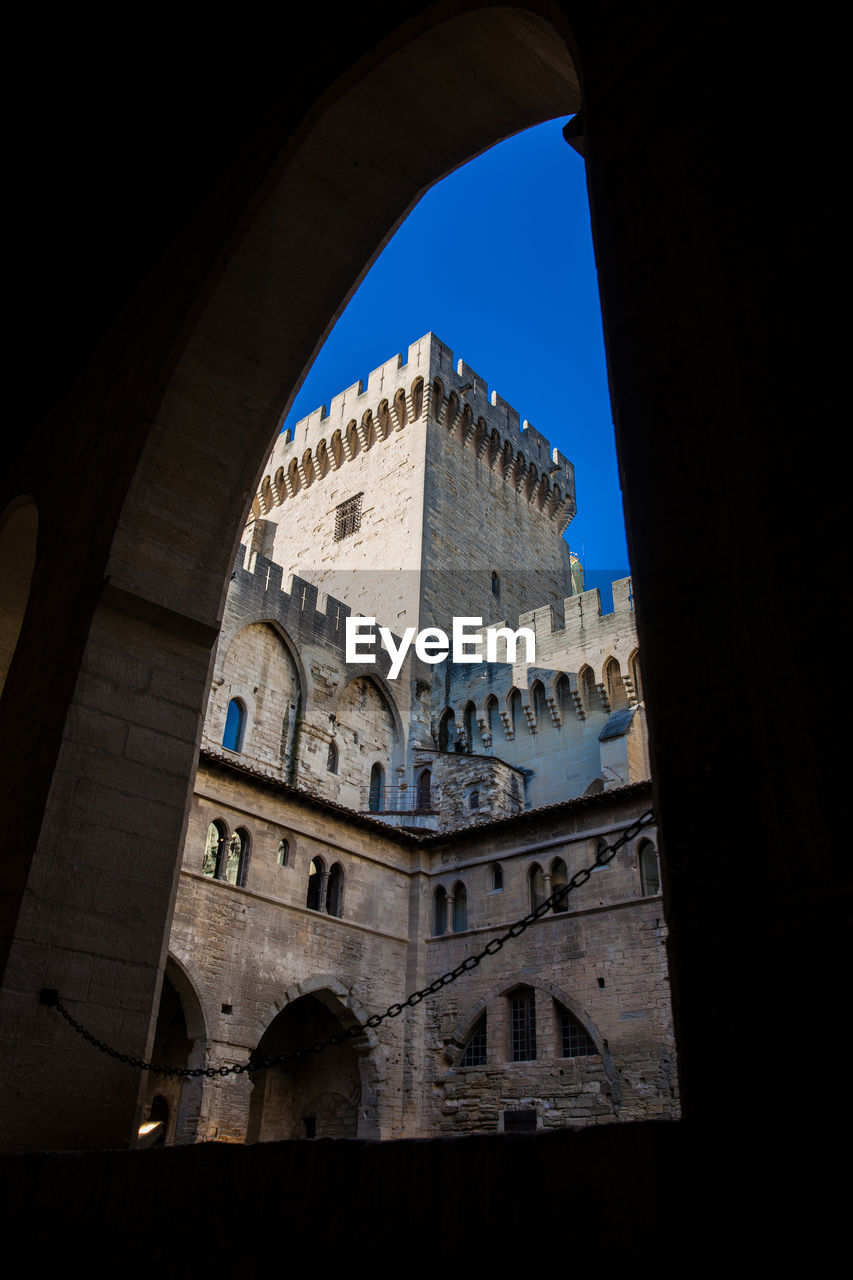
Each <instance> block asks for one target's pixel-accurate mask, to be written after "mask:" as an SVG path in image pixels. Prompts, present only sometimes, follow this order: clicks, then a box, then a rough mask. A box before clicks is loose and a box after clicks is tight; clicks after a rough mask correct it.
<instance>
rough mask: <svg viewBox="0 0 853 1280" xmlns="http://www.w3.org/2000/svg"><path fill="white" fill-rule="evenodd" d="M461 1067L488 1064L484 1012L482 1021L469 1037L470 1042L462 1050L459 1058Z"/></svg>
mask: <svg viewBox="0 0 853 1280" xmlns="http://www.w3.org/2000/svg"><path fill="white" fill-rule="evenodd" d="M459 1065H460V1067H484V1066H485V1065H486V1015H485V1014H483V1016H482V1018H481V1019H480V1021H479V1022H478V1023H477V1025H476V1026H475V1028H474V1030H473V1031H472V1032H471V1035H470V1036H469V1038H468V1043H467V1044H466V1045H465V1048H464V1049H463V1050H462V1057H461V1058H460V1059H459Z"/></svg>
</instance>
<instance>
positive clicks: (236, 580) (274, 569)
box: [225, 545, 400, 676]
mask: <svg viewBox="0 0 853 1280" xmlns="http://www.w3.org/2000/svg"><path fill="white" fill-rule="evenodd" d="M228 613H230V614H233V616H234V617H236V618H238V619H240V620H241V623H243V622H245V618H246V617H252V618H255V619H262V618H264V619H267V620H268V621H274V622H278V623H279V624H280V626H281V627H282V629H283V630H284V631H286V632H287V634H288V635H289V636H290V638H291V640H292V641H293V642H294V644H296V645H297V646H303V645H305V644H306V643H310V644H313V645H319V646H321V647H322V648H323V649H325V650H326V651H327V652H328V653H329V655H330V656H331V657H334V658H335V659H336V660H337V661H338V662H340V663H341V665H342V666H343V665H344V662H345V651H346V619H347V618H348V617H349V616H350V615H351V614H352V613H353V609H352V608H351V606H350V605H348V604H345V603H344V601H343V600H338V599H337V598H336V597H335V596H331V595H328V594H327V593H326V592H324V591H321V590H319V589H318V588H317V587H316V586H315V585H314V583H312V582H308V581H306V579H304V578H300V577H299V576H298V575H297V574H288V573H285V570H284V569H283V568H282V566H281V565H280V564H276V563H275V561H273V560H269V559H267V557H266V556H263V555H257V554H255V553H253V552H249V551H248V549H247V548H246V547H245V546H242V545H241V546H240V547H238V548H237V555H236V559H235V563H234V571H233V573H232V575H231V590H230V592H229V595H228V605H227V614H226V622H225V627H226V629H227V625H228ZM394 641H395V644H399V642H400V637H399V636H398V635H396V634H394ZM375 665H376V673H377V674H378V675H382V676H387V674H388V670H389V668H390V665H391V659H390V657H389V656H388V654H387V653H386V651H385V650H384V649H383V648H381V647H379V646H377V651H376V664H375Z"/></svg>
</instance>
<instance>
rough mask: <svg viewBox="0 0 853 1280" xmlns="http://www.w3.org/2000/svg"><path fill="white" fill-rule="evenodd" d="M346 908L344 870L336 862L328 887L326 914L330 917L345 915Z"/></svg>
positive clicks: (331, 871)
mask: <svg viewBox="0 0 853 1280" xmlns="http://www.w3.org/2000/svg"><path fill="white" fill-rule="evenodd" d="M343 907H344V869H343V867H342V866H341V864H340V863H339V862H336V863H335V864H334V865H333V866H332V867H331V869H330V871H329V879H328V882H327V885H326V912H327V914H328V915H330V916H341V915H343Z"/></svg>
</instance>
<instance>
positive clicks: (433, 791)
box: [147, 334, 677, 1142]
mask: <svg viewBox="0 0 853 1280" xmlns="http://www.w3.org/2000/svg"><path fill="white" fill-rule="evenodd" d="M574 512H575V493H574V473H573V469H572V466H571V463H569V462H568V460H567V459H566V458H564V457H563V455H562V454H560V453H559V451H558V450H556V449H553V450H552V449H551V446H550V445H549V443H548V441H547V440H546V439H545V437H544V436H543V435H541V434H540V432H538V431H537V430H535V428H533V427H532V426H530V424H529V423H527V422H524V423H523V424H522V423H520V420H519V415H518V413H517V412H516V411H515V410H514V409H513V408H512V407H511V406H509V405H508V404H506V403H505V401H503V400H502V399H501V398H500V396H498V395H497V393H496V392H492V394H491V396H489V395H488V390H487V387H486V384H485V382H484V381H483V379H482V378H480V376H479V375H478V374H476V373H475V372H474V371H473V370H472V369H470V368H469V367H468V366H467V365H465V364H464V362H463V361H461V360H460V361H458V362H457V363H456V365H454V362H453V357H452V353H451V352H450V350H449V349H448V348H447V347H446V346H445V345H444V344H443V343H442V342H440V341H439V340H438V339H437V338H436V337H435V336H434V335H433V334H427V335H426V336H425V337H424V338H421V339H420V340H419V341H418V342H416V343H414V344H413V345H412V346H411V347H410V348H409V352H408V359H407V361H406V363H403V361H402V358H401V357H399V356H398V357H396V358H395V359H392V360H389V361H387V362H386V363H385V364H383V365H381V366H379V368H377V369H375V370H374V371H373V372H372V373H371V374H370V376H369V378H368V381H367V386H366V387H365V386H364V385H363V384H362V383H361V382H358V383H356V384H355V385H354V386H352V387H350V388H348V389H347V390H346V391H344V392H342V393H341V394H340V395H338V396H336V397H335V398H334V399H333V400H332V401H331V404H330V407H329V410H328V412H327V411H326V409H325V407H323V408H321V409H318V410H316V411H315V412H314V413H312V414H310V415H309V416H308V417H307V418H305V419H303V421H302V422H300V423H298V424H297V426H296V427H295V429H294V430H293V432H292V433H290V432H287V433H283V434H282V435H281V436H280V437H279V439H278V441H277V443H276V445H275V448H274V449H273V452H272V455H271V457H270V460H269V464H268V466H267V467H266V468H265V473H264V478H263V480H262V482H261V485H260V488H259V490H258V493H257V496H256V498H255V500H254V503H253V505H252V514H251V517H250V519H249V522H248V524H247V527H246V532H245V536H244V539H243V546H242V547H241V549H240V555H239V556H238V559H237V563H236V565H235V567H234V573H233V577H232V581H231V585H230V589H229V592H228V598H227V604H226V610H225V617H224V621H223V626H222V632H221V636H220V642H219V647H218V651H217V656H216V662H215V669H214V674H213V684H212V689H211V693H210V700H209V705H208V711H207V716H206V721H205V726H204V736H203V741H202V750H201V757H200V761H199V766H198V775H197V779H196V786H195V795H194V799H193V804H192V808H191V813H190V819H189V825H188V831H187V838H186V846H185V850H184V859H183V871H182V875H181V882H180V887H179V892H178V900H177V906H176V911H175V918H174V924H173V929H172V937H171V945H170V958H169V962H168V966H167V977H166V981H165V983H164V988H163V997H162V1001H161V1008H160V1017H159V1021H158V1030H157V1040H156V1044H155V1048H154V1058H155V1060H158V1061H163V1062H167V1063H171V1064H173V1065H186V1064H190V1065H193V1066H195V1065H204V1066H208V1065H210V1066H214V1067H218V1066H221V1065H228V1064H230V1063H236V1062H243V1061H245V1060H246V1059H247V1058H248V1056H249V1054H250V1053H251V1052H252V1051H253V1050H254V1049H256V1048H259V1049H260V1051H261V1053H262V1054H263V1055H264V1056H271V1057H274V1056H275V1055H276V1054H279V1053H282V1052H283V1051H285V1050H286V1049H289V1048H295V1047H298V1046H299V1045H301V1044H303V1043H312V1042H313V1041H315V1040H318V1039H323V1038H325V1037H326V1036H328V1035H331V1034H334V1033H336V1032H338V1031H340V1030H342V1029H343V1030H345V1029H347V1028H349V1027H351V1026H355V1025H356V1024H357V1025H358V1026H361V1027H364V1031H363V1033H362V1034H361V1035H359V1036H357V1037H356V1038H354V1039H351V1040H348V1041H347V1042H346V1043H345V1044H342V1045H339V1046H337V1047H336V1048H334V1049H331V1050H327V1051H326V1052H324V1053H322V1054H319V1055H310V1056H309V1057H308V1058H305V1059H302V1060H300V1062H299V1065H298V1066H296V1067H292V1068H290V1069H289V1070H287V1071H285V1070H284V1069H282V1068H280V1067H279V1068H274V1069H271V1070H267V1071H258V1072H254V1073H250V1074H246V1075H242V1076H239V1077H229V1078H225V1079H221V1078H218V1077H217V1078H215V1079H213V1080H211V1079H207V1078H202V1080H201V1081H197V1082H193V1083H191V1084H185V1085H184V1086H183V1089H181V1087H180V1086H179V1084H177V1083H176V1082H174V1081H171V1082H169V1083H168V1084H167V1085H164V1084H163V1082H162V1078H157V1079H156V1080H155V1079H152V1081H151V1082H150V1084H149V1089H148V1103H147V1106H148V1111H149V1114H150V1116H151V1118H152V1119H153V1120H159V1121H161V1126H160V1130H159V1136H160V1139H161V1140H165V1141H169V1142H192V1141H197V1140H201V1139H210V1138H216V1139H219V1140H227V1141H254V1140H263V1139H272V1138H282V1137H315V1136H316V1137H320V1136H337V1137H347V1136H352V1137H354V1136H373V1137H380V1138H390V1137H401V1136H419V1135H428V1134H442V1133H445V1134H463V1133H473V1132H494V1131H496V1130H503V1129H519V1130H525V1129H536V1128H553V1127H561V1126H566V1125H568V1126H581V1125H589V1124H602V1123H611V1122H613V1121H616V1120H623V1119H642V1118H651V1117H666V1116H674V1115H675V1114H676V1108H677V1101H676V1097H675V1074H674V1061H673V1038H672V1027H671V1016H670V1008H669V995H668V983H667V975H666V956H665V948H664V943H665V937H666V928H665V924H664V920H663V916H662V904H661V898H660V884H659V875H658V870H657V853H656V838H655V829H654V826H649V827H646V828H645V829H643V830H642V832H641V833H640V834H638V835H635V836H634V837H633V838H632V839H631V840H629V841H628V842H627V843H626V844H625V845H623V846H622V848H621V849H620V850H619V852H618V854H617V855H616V857H615V859H613V861H612V862H611V863H610V865H609V866H607V867H599V868H598V869H597V870H594V871H593V872H592V874H591V875H590V876H589V878H588V879H587V880H586V882H585V883H584V884H583V885H582V886H581V887H579V888H578V889H577V890H575V891H574V892H573V893H572V894H571V896H570V897H569V899H568V902H567V903H566V904H564V905H561V904H559V903H558V908H559V909H555V910H552V911H549V913H548V914H546V915H544V916H543V917H542V918H541V919H539V920H537V921H536V922H535V923H534V924H533V925H532V926H531V927H530V928H529V929H528V930H527V931H526V932H525V933H524V935H523V936H522V937H520V938H519V939H517V940H513V941H511V942H509V943H508V944H507V945H506V946H505V947H504V948H503V950H501V951H500V952H499V954H497V955H494V956H490V957H488V958H487V959H486V960H484V961H483V963H482V964H481V965H480V966H479V967H478V968H477V969H476V971H475V972H473V973H470V974H465V975H463V977H462V978H461V979H459V980H458V981H457V982H455V983H453V984H451V985H450V986H448V987H446V988H444V989H442V990H441V991H440V992H438V993H437V994H435V995H434V996H432V997H430V998H428V999H427V1000H425V1001H423V1002H422V1003H420V1004H418V1005H417V1006H416V1007H414V1008H410V1009H407V1010H406V1012H405V1013H403V1014H402V1016H399V1017H397V1018H395V1019H391V1020H388V1021H385V1022H383V1023H382V1024H381V1026H380V1027H379V1028H376V1029H371V1028H369V1027H365V1023H366V1020H367V1019H368V1017H369V1015H370V1014H372V1013H375V1012H381V1011H382V1010H384V1009H385V1008H386V1007H387V1006H388V1005H390V1004H392V1003H395V1002H400V1001H402V1000H403V999H405V997H406V995H407V994H408V993H409V992H411V991H413V990H416V989H418V988H420V987H423V986H424V985H426V984H428V983H429V982H431V981H432V980H433V979H435V978H436V977H437V976H440V975H441V974H442V973H444V972H445V971H447V970H449V969H451V968H453V967H454V966H456V965H457V964H459V963H460V962H461V961H462V960H464V959H465V958H466V956H468V955H472V954H474V953H475V952H479V951H481V950H482V949H483V947H484V946H485V945H486V944H487V943H488V942H489V940H490V939H491V938H493V937H496V936H497V935H498V934H499V933H501V932H502V931H504V930H505V929H506V928H507V926H508V925H510V924H511V923H512V922H513V921H514V920H516V919H518V918H519V917H521V916H523V915H525V914H526V913H527V912H528V911H529V910H531V909H532V908H533V907H535V906H537V905H538V904H539V903H540V902H542V901H544V899H545V898H547V897H548V896H549V895H550V894H551V892H552V891H553V890H554V889H556V888H558V887H559V886H560V885H561V884H565V883H566V882H567V880H568V878H569V877H570V876H571V875H573V874H574V873H575V872H576V871H577V870H579V869H580V868H582V867H584V866H588V865H593V864H595V858H596V853H597V852H598V850H599V849H600V848H601V847H602V842H610V843H612V842H613V841H614V840H615V839H617V838H618V837H619V834H620V833H621V832H622V831H624V830H626V828H628V827H629V826H630V825H631V824H632V823H633V822H634V821H635V820H636V819H637V818H638V817H639V816H640V815H641V814H642V813H644V812H645V811H646V810H648V809H649V807H650V804H651V787H650V783H649V765H648V748H647V742H646V734H645V720H644V708H643V700H642V685H641V677H640V663H639V654H638V648H637V639H636V629H635V626H634V614H633V600H632V596H631V584H630V580H629V579H626V580H625V581H623V582H620V583H616V584H615V585H614V610H613V612H612V613H610V614H602V612H601V604H600V599H599V595H598V592H597V591H588V592H584V591H582V592H581V593H580V594H577V593H575V594H573V593H572V563H571V560H570V555H569V548H568V545H567V543H566V542H565V540H564V538H563V534H564V532H565V530H566V528H567V526H568V524H569V522H570V520H571V518H572V516H573V514H574ZM354 615H362V616H366V617H375V618H376V619H377V621H378V623H379V624H381V625H384V626H386V627H387V628H388V629H389V630H390V631H391V632H393V634H394V636H395V637H397V639H398V640H399V637H400V636H401V635H402V634H403V632H404V631H405V630H406V628H407V627H408V628H415V629H416V630H419V631H420V630H424V629H427V628H435V627H441V628H443V629H445V630H446V631H448V633H449V632H450V630H451V628H452V620H453V618H454V617H477V618H482V619H483V622H484V626H490V627H500V626H508V627H510V628H511V629H513V630H514V629H516V628H519V627H525V628H529V629H530V630H531V631H532V632H533V634H534V636H535V662H534V663H530V664H528V663H527V662H525V661H523V660H522V659H523V654H524V647H523V646H522V647H521V649H520V650H519V654H517V655H516V661H514V662H513V661H508V660H506V658H507V655H506V653H505V649H499V651H498V655H497V656H498V659H499V660H498V661H497V662H489V663H476V664H468V663H462V662H454V661H453V660H452V655H451V657H448V658H447V659H445V660H444V661H442V662H440V663H433V662H425V661H422V660H421V658H419V657H418V655H417V653H416V652H415V648H414V645H412V646H411V647H410V648H409V649H408V651H407V653H406V656H405V659H404V661H403V663H402V667H401V670H400V672H399V676H398V678H396V679H389V669H390V658H389V655H388V653H387V652H386V651H385V649H384V648H381V647H377V648H376V650H375V654H376V662H375V663H369V662H366V661H362V662H358V663H352V662H347V660H346V644H345V635H346V623H347V619H348V618H352V617H353V616H354Z"/></svg>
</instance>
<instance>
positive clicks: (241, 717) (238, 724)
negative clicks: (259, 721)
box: [222, 698, 246, 751]
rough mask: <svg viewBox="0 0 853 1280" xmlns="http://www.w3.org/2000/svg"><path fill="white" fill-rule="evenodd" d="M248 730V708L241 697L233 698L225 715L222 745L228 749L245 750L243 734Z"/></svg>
mask: <svg viewBox="0 0 853 1280" xmlns="http://www.w3.org/2000/svg"><path fill="white" fill-rule="evenodd" d="M245 731H246V708H245V706H244V705H243V703H242V702H241V701H240V699H239V698H232V699H231V701H230V702H229V703H228V713H227V715H226V717H225V732H224V733H223V735H222V745H223V747H225V749H226V750H227V751H242V750H243V735H244V734H245Z"/></svg>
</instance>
